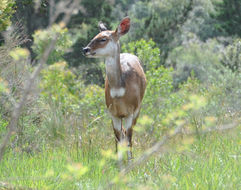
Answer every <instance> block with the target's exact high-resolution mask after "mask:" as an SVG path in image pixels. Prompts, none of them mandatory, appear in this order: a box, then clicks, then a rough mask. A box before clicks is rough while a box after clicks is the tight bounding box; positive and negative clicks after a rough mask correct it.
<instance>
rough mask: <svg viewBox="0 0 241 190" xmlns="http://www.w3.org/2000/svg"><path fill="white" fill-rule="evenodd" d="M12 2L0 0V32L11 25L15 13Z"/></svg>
mask: <svg viewBox="0 0 241 190" xmlns="http://www.w3.org/2000/svg"><path fill="white" fill-rule="evenodd" d="M14 5H15V3H14V1H13V0H2V1H1V2H0V32H2V31H4V30H5V29H6V28H7V27H8V26H10V25H11V17H12V14H13V13H14V12H15V10H14Z"/></svg>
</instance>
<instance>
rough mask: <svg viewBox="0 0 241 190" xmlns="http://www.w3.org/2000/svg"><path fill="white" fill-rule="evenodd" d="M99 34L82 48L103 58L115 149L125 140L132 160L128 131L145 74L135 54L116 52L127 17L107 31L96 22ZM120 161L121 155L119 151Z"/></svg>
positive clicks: (130, 136) (130, 130)
mask: <svg viewBox="0 0 241 190" xmlns="http://www.w3.org/2000/svg"><path fill="white" fill-rule="evenodd" d="M99 29H100V33H99V34H97V35H96V36H95V37H94V38H93V39H92V40H91V41H90V43H89V44H88V45H87V46H86V47H85V48H83V53H84V55H85V56H86V57H90V58H105V68H106V79H105V101H106V106H107V108H108V110H109V112H110V115H111V118H112V125H113V129H114V133H115V137H116V151H117V152H119V151H118V150H117V148H118V144H119V143H121V144H122V143H126V144H127V146H128V147H129V148H128V150H127V155H128V160H129V161H130V160H131V159H132V142H131V140H132V132H133V128H132V127H133V125H135V124H136V121H137V118H138V115H139V112H140V108H141V102H142V99H143V96H144V93H145V89H146V77H145V73H144V71H143V69H142V66H141V64H140V60H139V59H138V57H137V56H135V55H132V54H129V53H120V45H119V38H120V37H121V36H123V35H125V34H126V33H127V32H128V31H129V29H130V18H129V17H125V18H124V19H123V20H122V21H121V22H120V24H119V26H118V27H117V29H116V30H114V31H111V30H107V28H106V27H105V25H104V24H103V23H99ZM118 156H119V159H120V160H122V154H119V153H118Z"/></svg>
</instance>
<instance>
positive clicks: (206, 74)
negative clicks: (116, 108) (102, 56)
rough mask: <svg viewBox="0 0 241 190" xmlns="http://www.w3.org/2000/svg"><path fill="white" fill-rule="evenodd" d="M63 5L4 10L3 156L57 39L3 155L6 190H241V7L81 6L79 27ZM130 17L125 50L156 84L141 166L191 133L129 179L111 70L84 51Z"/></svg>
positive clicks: (143, 124)
mask: <svg viewBox="0 0 241 190" xmlns="http://www.w3.org/2000/svg"><path fill="white" fill-rule="evenodd" d="M53 2H55V3H56V6H55V7H52V4H53ZM58 2H60V1H59V0H53V1H47V0H38V1H31V0H3V1H1V2H0V32H1V33H0V150H1V144H3V142H4V139H5V136H6V134H7V133H8V130H9V126H10V124H11V120H12V118H13V115H14V114H13V113H14V109H15V108H16V107H15V105H18V102H21V100H22V97H23V95H24V94H25V93H24V92H25V89H26V86H27V84H28V81H29V77H30V75H31V73H34V71H35V69H36V68H37V67H38V65H39V64H40V63H41V60H42V57H44V55H45V54H46V49H47V48H48V46H51V43H52V41H53V39H55V38H56V42H55V44H54V49H53V51H51V53H50V55H49V56H47V60H46V61H45V63H44V65H43V69H42V70H41V73H40V75H38V76H37V78H36V80H35V82H34V83H33V88H32V89H31V90H30V92H31V93H30V94H29V95H28V97H27V99H26V100H25V106H24V107H23V109H22V111H21V114H20V117H19V119H18V121H17V126H15V127H14V130H13V131H12V133H11V138H10V139H9V141H10V142H9V143H8V145H7V147H6V150H5V151H4V155H3V157H2V158H1V156H0V189H1V188H3V189H14V188H16V189H27V188H33V189H98V188H99V189H241V182H240V178H241V164H240V156H241V148H240V146H241V141H240V139H241V132H240V121H241V120H240V118H241V117H240V116H241V112H240V111H241V27H240V23H241V2H240V1H238V0H162V1H160V0H152V1H147V0H141V1H137V0H98V1H95V0H81V1H79V8H77V7H76V10H74V11H73V14H72V15H71V16H72V17H71V19H70V20H69V22H68V24H67V25H65V24H64V23H63V22H62V19H63V18H64V14H65V12H64V11H63V10H62V9H61V6H59V7H58V6H57V5H59V4H58ZM61 5H63V4H61ZM58 8H59V9H58ZM58 10H61V11H63V12H61V13H60V14H58V16H57V17H56V18H55V19H54V13H56V12H58ZM126 15H129V17H130V18H131V23H132V24H131V30H130V31H129V33H128V34H127V35H126V36H125V37H123V39H122V40H121V49H122V52H129V53H133V54H135V55H137V56H138V57H139V58H140V59H141V60H142V63H143V68H144V70H145V73H146V77H147V81H148V85H147V90H146V94H145V97H144V101H143V105H142V111H141V114H140V117H139V120H138V122H137V125H136V126H135V128H134V135H133V136H134V139H133V146H134V155H135V157H136V158H139V156H140V157H141V156H143V155H146V153H147V152H148V151H147V152H145V151H146V150H147V149H148V148H150V147H152V146H153V144H155V143H156V142H159V141H161V140H162V139H163V138H164V139H165V137H166V136H167V135H171V134H173V133H174V131H175V130H176V129H178V128H179V127H180V126H184V127H183V132H182V134H179V135H176V136H175V137H174V138H172V139H168V142H167V143H165V144H164V146H162V147H161V148H160V149H159V150H158V151H157V152H155V154H154V155H152V157H150V158H148V159H147V160H146V161H145V162H143V163H142V164H141V165H137V166H136V167H135V168H134V169H133V170H131V171H130V172H129V173H128V174H126V175H125V176H122V173H120V172H119V170H118V167H117V165H116V159H117V158H116V154H115V143H114V134H113V131H112V127H111V121H110V117H109V115H108V112H107V110H106V107H105V102H104V88H103V87H104V76H105V65H104V61H103V60H94V59H86V58H85V57H84V56H83V55H82V54H81V50H82V47H84V46H85V45H86V44H87V43H88V42H89V40H90V39H92V38H93V37H94V36H95V35H96V34H97V33H98V27H97V24H98V22H99V21H100V20H101V21H103V22H104V23H105V24H106V25H107V27H108V28H110V29H115V28H116V26H117V25H118V23H119V21H120V20H121V19H122V18H123V17H124V16H126ZM227 126H233V127H230V128H232V129H231V130H228V131H227V130H223V129H225V127H227ZM144 152H145V154H143V153H144ZM0 155H1V154H0Z"/></svg>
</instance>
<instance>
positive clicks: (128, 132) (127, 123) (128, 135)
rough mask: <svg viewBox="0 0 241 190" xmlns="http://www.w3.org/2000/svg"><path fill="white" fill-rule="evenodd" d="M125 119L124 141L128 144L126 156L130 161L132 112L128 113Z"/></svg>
mask: <svg viewBox="0 0 241 190" xmlns="http://www.w3.org/2000/svg"><path fill="white" fill-rule="evenodd" d="M124 121H125V130H126V134H125V141H126V143H127V146H128V150H127V157H128V161H131V159H132V142H131V140H132V132H133V129H132V124H133V114H131V115H129V116H128V117H125V118H124Z"/></svg>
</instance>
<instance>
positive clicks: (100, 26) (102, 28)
mask: <svg viewBox="0 0 241 190" xmlns="http://www.w3.org/2000/svg"><path fill="white" fill-rule="evenodd" d="M98 26H99V30H100V32H102V31H105V30H107V28H106V26H105V25H104V23H103V22H101V21H100V22H99V24H98Z"/></svg>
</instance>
